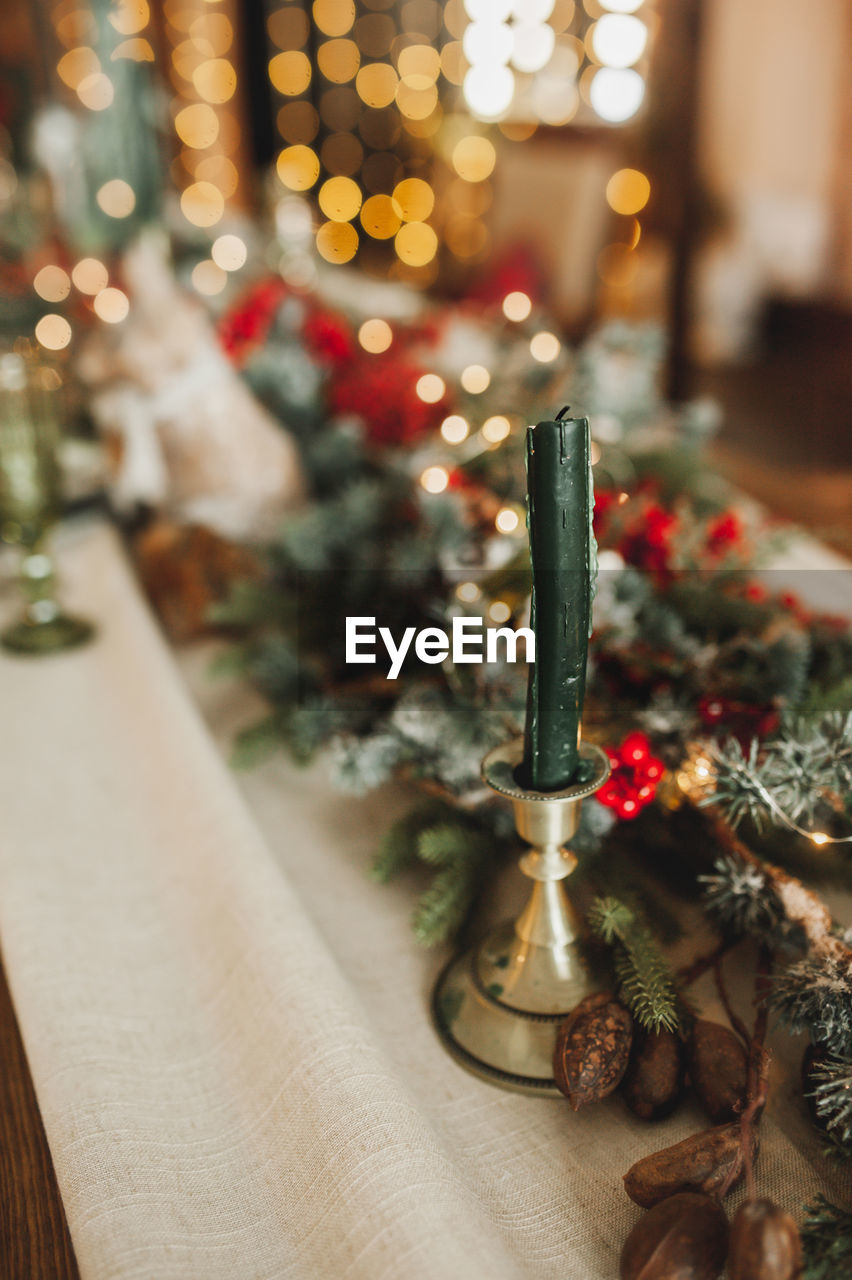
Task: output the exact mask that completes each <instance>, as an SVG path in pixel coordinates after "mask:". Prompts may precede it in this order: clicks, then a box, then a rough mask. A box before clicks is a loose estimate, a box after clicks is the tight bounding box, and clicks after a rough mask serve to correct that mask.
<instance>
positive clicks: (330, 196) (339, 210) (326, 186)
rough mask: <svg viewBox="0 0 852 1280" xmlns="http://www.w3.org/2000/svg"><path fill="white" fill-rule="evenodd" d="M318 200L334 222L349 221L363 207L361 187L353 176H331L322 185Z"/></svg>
mask: <svg viewBox="0 0 852 1280" xmlns="http://www.w3.org/2000/svg"><path fill="white" fill-rule="evenodd" d="M318 201H319V207H320V209H321V210H322V211H323V213H324V214H325V216H326V217H327V218H330V219H331V221H332V222H349V221H351V219H352V218H354V217H356V215H357V213H358V210H359V209H360V208H361V188H360V187H359V186H358V183H357V182H353V181H352V179H351V178H329V179H328V180H327V181H326V182H324V183H323V184H322V186H321V187H320V190H319V197H318Z"/></svg>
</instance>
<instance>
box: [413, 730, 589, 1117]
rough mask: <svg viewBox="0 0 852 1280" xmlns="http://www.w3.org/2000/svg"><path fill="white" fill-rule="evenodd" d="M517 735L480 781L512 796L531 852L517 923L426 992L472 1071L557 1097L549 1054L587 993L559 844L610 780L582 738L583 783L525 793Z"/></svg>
mask: <svg viewBox="0 0 852 1280" xmlns="http://www.w3.org/2000/svg"><path fill="white" fill-rule="evenodd" d="M523 745H524V744H523V739H522V738H517V739H514V740H512V741H510V742H507V743H504V744H503V745H501V746H499V747H496V748H495V749H494V750H493V751H491V752H490V753H489V754H488V755H487V756H486V757H485V759H484V760H483V762H482V778H483V780H484V781H485V782H486V783H487V784H488V786H490V787H491V789H492V790H493V791H496V792H497V793H498V795H501V796H505V797H506V798H507V799H509V800H511V801H512V807H513V810H514V817H515V826H516V828H517V832H518V835H519V836H520V837H521V839H522V840H524V841H525V842H526V843H527V844H528V845H530V846H531V848H528V849H527V850H526V851H525V852H524V853H523V855H522V856H521V859H520V864H519V865H520V869H521V871H522V872H523V873H524V875H526V876H528V877H529V878H530V879H531V880H532V882H533V887H532V893H531V894H530V897H529V900H528V902H527V904H526V906H525V907H524V909H523V911H522V912H521V914H520V915H519V916H518V918H517V920H515V921H508V922H506V923H504V924H503V925H500V926H498V928H497V929H496V930H495V931H494V932H493V933H490V934H489V935H488V936H487V937H486V938H485V939H484V941H483V942H481V943H480V944H479V945H478V946H476V947H474V948H472V949H471V950H469V951H466V952H464V953H463V954H461V955H459V956H456V957H455V958H454V959H453V960H451V961H450V963H449V964H448V965H447V967H446V968H445V969H444V970H443V972H442V973H441V975H440V977H439V978H438V982H437V984H436V986H435V991H434V995H433V1006H432V1009H433V1016H434V1020H435V1024H436V1027H437V1030H438V1033H439V1035H440V1037H441V1039H442V1041H443V1043H444V1045H445V1047H446V1048H447V1049H448V1051H449V1052H450V1053H451V1054H452V1056H453V1057H454V1058H456V1059H457V1061H458V1062H459V1063H460V1064H461V1065H462V1066H463V1067H466V1068H467V1069H468V1070H469V1071H471V1072H473V1073H474V1075H478V1076H480V1077H481V1078H483V1079H485V1080H489V1081H491V1082H492V1083H493V1084H497V1085H501V1086H502V1087H503V1088H506V1089H512V1090H515V1091H516V1092H519V1093H528V1094H536V1095H542V1094H545V1095H547V1094H555V1093H557V1092H558V1090H557V1087H556V1085H555V1083H554V1080H553V1054H554V1049H555V1046H556V1036H557V1032H558V1029H559V1025H560V1023H562V1022H563V1021H564V1020H565V1018H566V1017H567V1016H568V1014H569V1013H570V1012H571V1010H572V1009H573V1008H574V1007H575V1005H577V1004H578V1003H579V1001H580V1000H582V998H583V997H584V996H586V995H588V994H589V992H590V991H592V990H593V989H594V983H593V979H592V977H591V975H590V973H589V971H588V969H587V967H586V964H585V962H584V960H583V957H582V955H581V952H580V946H579V942H580V928H579V919H578V914H577V911H576V909H575V908H574V906H573V904H572V903H571V900H570V898H569V896H568V894H567V892H566V888H565V880H566V878H567V877H568V876H569V875H570V874H571V872H572V871H573V870H574V868H575V867H576V865H577V859H576V857H575V855H574V854H573V853H572V852H571V850H570V848H566V847H565V845H566V842H567V841H570V839H571V837H572V836H573V835H574V833H575V832H576V830H577V826H578V823H579V820H580V806H581V804H582V801H583V800H584V799H585V798H586V797H587V796H591V795H593V794H594V793H595V791H597V789H598V788H599V787H600V786H602V785H603V783H604V782H605V781H606V779H607V778H608V777H609V771H610V768H609V761H608V759H607V756H606V754H605V753H604V752H603V751H601V749H600V748H599V747H596V746H593V745H592V744H591V743H581V745H580V762H581V765H582V766H583V772H585V774H586V776H587V777H588V781H582V782H578V783H576V784H574V785H573V786H569V787H565V788H564V789H563V790H561V791H547V792H545V791H532V790H529V789H528V788H526V787H523V786H521V785H520V784H519V783H518V782H517V780H516V772H517V770H518V766H519V765H520V764H521V760H522V757H523Z"/></svg>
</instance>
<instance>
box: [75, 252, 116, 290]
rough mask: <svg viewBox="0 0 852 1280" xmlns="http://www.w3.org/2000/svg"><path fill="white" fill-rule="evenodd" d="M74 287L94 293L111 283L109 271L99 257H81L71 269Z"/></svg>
mask: <svg viewBox="0 0 852 1280" xmlns="http://www.w3.org/2000/svg"><path fill="white" fill-rule="evenodd" d="M71 279H72V280H73V281H74V288H75V289H79V291H80V293H87V294H91V295H94V294H96V293H100V292H101V290H103V289H105V288H106V287H107V285H108V284H109V272H108V271H107V269H106V267H105V266H104V264H103V263H102V262H101V261H100V260H99V259H98V258H81V259H80V261H79V262H78V263H77V264H76V265H75V266H74V267H73V269H72V271H71Z"/></svg>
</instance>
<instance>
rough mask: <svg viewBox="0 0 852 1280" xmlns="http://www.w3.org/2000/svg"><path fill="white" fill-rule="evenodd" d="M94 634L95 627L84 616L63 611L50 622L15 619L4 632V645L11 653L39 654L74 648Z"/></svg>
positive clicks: (1, 639)
mask: <svg viewBox="0 0 852 1280" xmlns="http://www.w3.org/2000/svg"><path fill="white" fill-rule="evenodd" d="M94 634H95V628H94V627H93V626H92V624H91V623H90V622H86V621H85V619H84V618H74V617H72V616H71V615H69V614H65V613H60V614H58V615H57V616H56V617H55V618H51V619H50V621H49V622H26V621H22V622H16V623H14V625H13V626H11V627H9V628H8V630H6V631H4V632H3V633H2V635H0V645H2V646H3V648H4V649H8V650H9V652H10V653H25V654H31V655H33V656H38V655H39V654H42V653H59V652H60V650H62V649H74V648H76V647H77V645H81V644H86V643H87V642H88V641H89V640H91V638H92V636H93V635H94Z"/></svg>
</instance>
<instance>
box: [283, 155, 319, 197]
mask: <svg viewBox="0 0 852 1280" xmlns="http://www.w3.org/2000/svg"><path fill="white" fill-rule="evenodd" d="M275 167H276V170H277V173H278V177H279V178H280V179H281V181H282V182H283V183H284V186H285V187H289V188H290V190H291V191H307V190H308V188H309V187H312V186H313V185H314V183H315V182H316V180H317V178H318V177H319V174H320V162H319V157H318V156H317V154H316V152H315V151H312V150H311V148H310V147H305V146H302V145H301V143H297V144H296V146H293V147H285V148H284V150H283V151H282V152H281V153H280V154H279V156H278V160H277V161H276V165H275Z"/></svg>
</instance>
